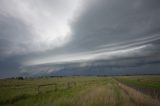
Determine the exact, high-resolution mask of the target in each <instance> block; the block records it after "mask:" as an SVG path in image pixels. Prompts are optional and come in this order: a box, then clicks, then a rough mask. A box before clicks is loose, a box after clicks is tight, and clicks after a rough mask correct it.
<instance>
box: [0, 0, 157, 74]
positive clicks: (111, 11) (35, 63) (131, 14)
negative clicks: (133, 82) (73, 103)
mask: <svg viewBox="0 0 160 106" xmlns="http://www.w3.org/2000/svg"><path fill="white" fill-rule="evenodd" d="M159 4H160V1H159V0H152V1H150V0H134V1H133V0H121V1H117V0H67V1H63V0H23V1H20V0H12V1H9V0H1V1H0V51H1V52H0V68H1V69H0V73H2V74H1V76H10V75H13V73H14V75H19V74H21V73H25V74H27V73H30V74H31V75H32V74H33V73H34V74H38V73H40V72H43V73H41V74H44V73H48V72H55V71H56V72H57V71H61V70H62V71H63V72H64V69H66V70H71V67H72V68H73V67H76V70H80V69H83V68H82V66H83V67H85V68H86V67H97V66H98V67H101V68H102V67H104V66H105V67H114V68H116V67H141V66H142V65H149V66H150V67H152V65H151V64H153V65H154V64H159V61H160V55H159V54H160V21H159V19H160V6H159ZM90 70H92V69H90ZM104 70H105V69H104ZM128 70H130V69H128ZM139 70H140V68H139ZM97 71H98V70H97ZM66 72H68V71H66ZM75 72H76V71H75ZM86 72H88V71H86ZM143 72H144V73H145V70H144V69H143ZM156 72H159V71H156ZM91 73H92V71H91ZM93 73H95V72H93Z"/></svg>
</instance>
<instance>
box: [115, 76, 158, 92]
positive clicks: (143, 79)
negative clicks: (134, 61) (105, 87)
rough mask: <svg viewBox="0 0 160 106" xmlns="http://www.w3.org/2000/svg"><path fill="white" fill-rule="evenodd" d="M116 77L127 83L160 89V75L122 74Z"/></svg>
mask: <svg viewBox="0 0 160 106" xmlns="http://www.w3.org/2000/svg"><path fill="white" fill-rule="evenodd" d="M116 78H117V79H118V80H121V81H124V82H127V83H132V84H136V85H139V86H144V87H148V88H156V89H160V76H148V75H146V76H121V77H116Z"/></svg>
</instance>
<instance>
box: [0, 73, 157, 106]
mask: <svg viewBox="0 0 160 106" xmlns="http://www.w3.org/2000/svg"><path fill="white" fill-rule="evenodd" d="M117 79H118V80H117ZM122 80H123V81H126V82H128V83H134V84H137V85H138V86H139V85H140V86H144V87H146V88H147V87H151V88H156V89H158V90H159V87H160V76H132V77H131V76H130V77H93V76H92V77H82V76H79V77H78V76H77V77H53V78H35V79H25V80H18V79H3V80H0V105H1V106H160V102H159V99H158V98H153V97H152V96H150V95H147V94H145V93H143V92H141V91H139V90H137V89H135V88H133V87H131V86H128V85H127V84H124V83H121V81H122ZM157 92H158V91H157Z"/></svg>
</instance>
